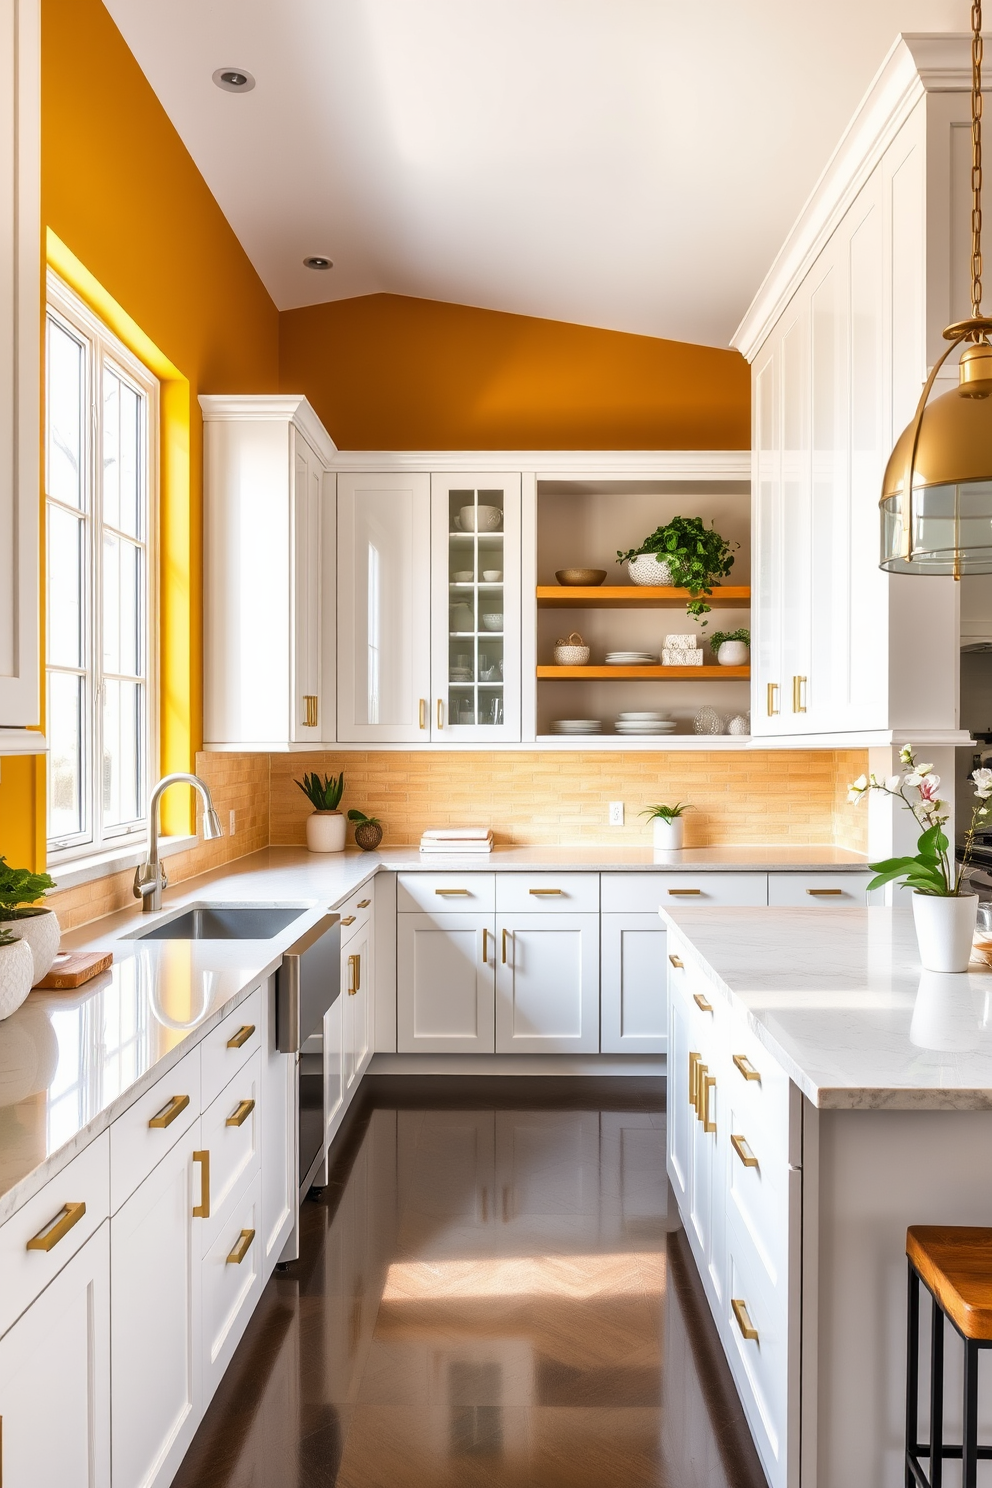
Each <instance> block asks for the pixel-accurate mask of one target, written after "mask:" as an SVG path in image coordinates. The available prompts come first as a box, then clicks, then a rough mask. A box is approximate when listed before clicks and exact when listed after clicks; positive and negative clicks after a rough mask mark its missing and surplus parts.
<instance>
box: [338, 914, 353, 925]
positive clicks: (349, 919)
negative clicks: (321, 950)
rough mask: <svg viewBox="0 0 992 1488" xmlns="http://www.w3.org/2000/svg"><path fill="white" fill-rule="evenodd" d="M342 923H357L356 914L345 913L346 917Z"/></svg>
mask: <svg viewBox="0 0 992 1488" xmlns="http://www.w3.org/2000/svg"><path fill="white" fill-rule="evenodd" d="M341 923H342V925H353V924H354V923H355V916H354V915H345V917H344V919H343V920H342V921H341Z"/></svg>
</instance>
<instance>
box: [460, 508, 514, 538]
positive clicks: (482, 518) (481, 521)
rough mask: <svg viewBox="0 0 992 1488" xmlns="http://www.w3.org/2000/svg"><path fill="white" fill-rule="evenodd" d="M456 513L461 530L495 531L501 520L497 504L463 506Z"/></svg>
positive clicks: (500, 512)
mask: <svg viewBox="0 0 992 1488" xmlns="http://www.w3.org/2000/svg"><path fill="white" fill-rule="evenodd" d="M458 515H459V518H460V519H461V526H462V531H463V532H495V531H496V529H497V527H498V526H499V524H500V522H502V520H503V513H502V511H501V510H500V508H499V507H498V506H463V507H462V509H461V511H460V512H459V513H458Z"/></svg>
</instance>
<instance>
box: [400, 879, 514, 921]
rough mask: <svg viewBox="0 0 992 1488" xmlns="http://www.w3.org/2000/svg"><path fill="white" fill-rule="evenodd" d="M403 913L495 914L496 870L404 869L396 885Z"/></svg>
mask: <svg viewBox="0 0 992 1488" xmlns="http://www.w3.org/2000/svg"><path fill="white" fill-rule="evenodd" d="M396 908H397V911H398V912H399V913H400V914H432V913H437V914H458V913H459V911H464V912H466V913H471V914H492V913H494V911H495V909H496V875H495V873H401V874H400V876H399V879H398V881H397V885H396Z"/></svg>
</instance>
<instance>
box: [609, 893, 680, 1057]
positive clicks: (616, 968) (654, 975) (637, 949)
mask: <svg viewBox="0 0 992 1488" xmlns="http://www.w3.org/2000/svg"><path fill="white" fill-rule="evenodd" d="M666 942H667V936H666V934H665V927H664V926H663V925H662V924H661V922H660V920H659V919H658V915H657V913H655V914H653V915H651V914H604V915H603V917H602V921H601V926H600V944H601V957H602V970H601V985H600V1051H601V1052H602V1053H603V1054H664V1052H665V1050H666V1049H667V1048H668V998H667V993H666V976H665V965H666V962H665V945H666Z"/></svg>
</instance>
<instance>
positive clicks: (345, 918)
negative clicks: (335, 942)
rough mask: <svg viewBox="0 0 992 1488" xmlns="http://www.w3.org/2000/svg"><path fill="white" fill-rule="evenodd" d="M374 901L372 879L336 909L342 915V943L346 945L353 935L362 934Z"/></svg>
mask: <svg viewBox="0 0 992 1488" xmlns="http://www.w3.org/2000/svg"><path fill="white" fill-rule="evenodd" d="M373 903H374V892H373V881H372V880H371V879H370V880H369V882H368V883H367V884H363V886H362V887H361V888H360V889H356V890H355V892H354V894H352V895H351V898H350V899H346V900H345V901H344V903H343V904H340V905H338V907H337V909H336V910H335V911H334V912H335V914H339V915H340V916H341V945H342V946H346V945H347V944H348V941H349V940H351V938H352V936H354V935H358V934H360V932H361V931H362V930H364V929H365V927H366V925H367V924H368V922H369V917H370V915H371V914H372V906H373Z"/></svg>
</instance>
